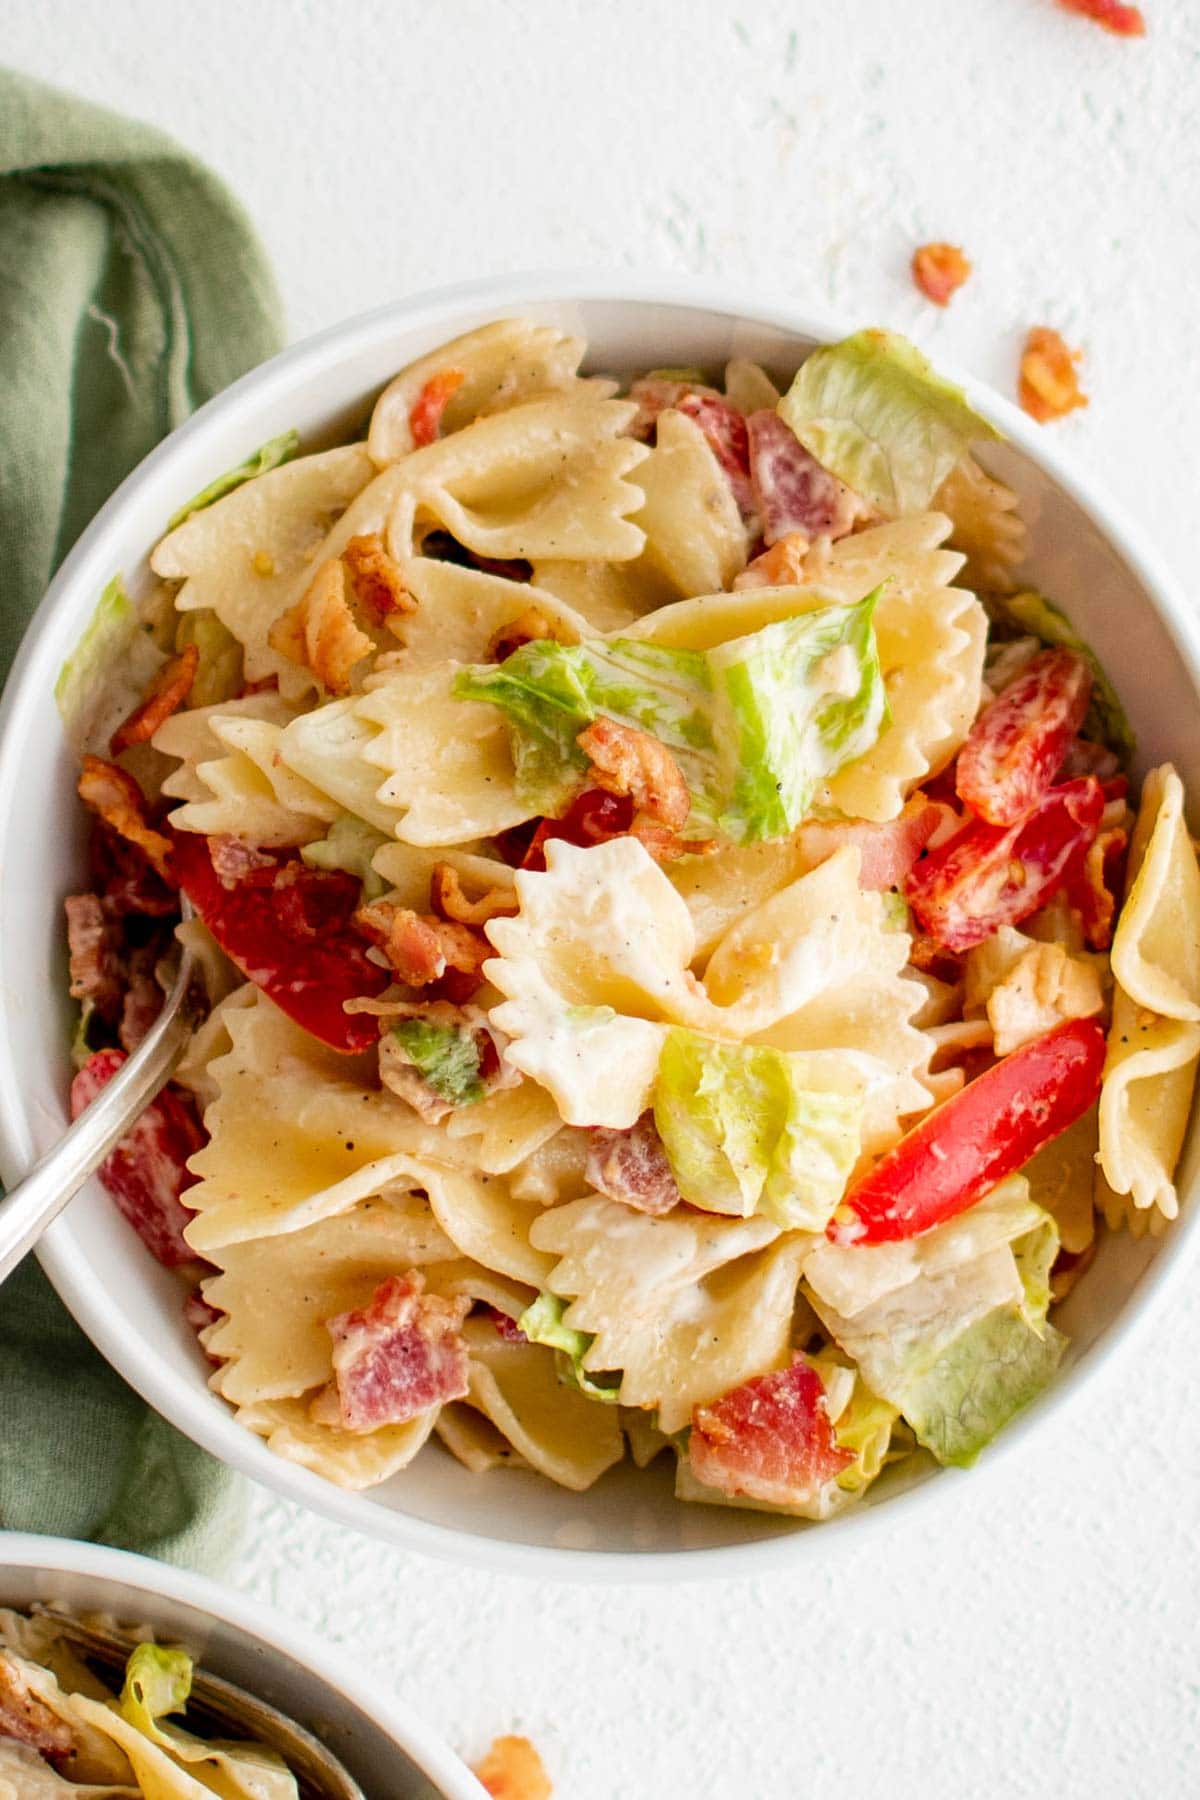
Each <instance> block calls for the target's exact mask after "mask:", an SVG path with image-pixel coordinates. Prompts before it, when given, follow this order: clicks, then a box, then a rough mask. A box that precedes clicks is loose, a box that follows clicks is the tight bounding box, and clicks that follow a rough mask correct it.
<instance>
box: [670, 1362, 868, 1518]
mask: <svg viewBox="0 0 1200 1800" xmlns="http://www.w3.org/2000/svg"><path fill="white" fill-rule="evenodd" d="M688 1456H689V1458H690V1460H691V1465H692V1469H693V1472H694V1473H695V1475H696V1477H697V1479H698V1480H700V1481H703V1482H705V1483H706V1484H707V1485H708V1486H709V1487H715V1488H719V1489H720V1490H721V1491H722V1492H723V1493H726V1494H743V1495H745V1496H747V1497H748V1498H750V1499H755V1500H765V1501H768V1502H770V1501H774V1502H775V1503H776V1504H777V1505H787V1504H789V1502H794V1501H803V1500H805V1499H807V1498H809V1497H810V1496H811V1495H812V1494H813V1493H814V1492H816V1490H817V1489H819V1488H821V1487H823V1486H824V1485H825V1483H826V1482H827V1481H831V1480H832V1479H833V1477H834V1476H835V1475H840V1474H841V1472H842V1470H843V1469H844V1468H847V1467H848V1466H849V1464H850V1463H852V1462H853V1461H854V1455H853V1452H852V1451H849V1450H843V1449H842V1448H841V1447H840V1445H839V1444H838V1441H837V1437H836V1435H835V1433H834V1429H833V1425H832V1423H831V1422H830V1418H829V1405H828V1401H827V1399H826V1395H825V1384H824V1383H823V1382H822V1380H821V1377H820V1376H819V1375H818V1374H817V1371H816V1370H815V1369H814V1368H813V1367H812V1366H811V1365H810V1364H809V1363H807V1362H806V1361H805V1359H804V1358H803V1357H802V1356H797V1357H796V1358H795V1359H794V1361H793V1362H792V1363H791V1365H790V1367H788V1368H786V1369H776V1370H775V1371H774V1372H773V1373H772V1374H770V1375H757V1376H755V1377H754V1378H753V1379H752V1380H750V1381H743V1382H742V1384H741V1385H740V1387H735V1388H731V1389H730V1391H729V1392H728V1393H727V1394H722V1396H721V1398H720V1399H719V1400H714V1401H713V1402H712V1403H711V1404H710V1405H708V1406H697V1407H695V1408H694V1409H693V1411H692V1434H691V1437H690V1439H689V1440H688Z"/></svg>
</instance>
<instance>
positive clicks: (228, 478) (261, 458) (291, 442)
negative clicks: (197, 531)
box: [167, 431, 300, 531]
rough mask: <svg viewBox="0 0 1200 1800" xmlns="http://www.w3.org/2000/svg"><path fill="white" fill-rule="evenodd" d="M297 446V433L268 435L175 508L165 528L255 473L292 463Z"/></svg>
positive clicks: (298, 439)
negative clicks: (243, 456) (243, 458)
mask: <svg viewBox="0 0 1200 1800" xmlns="http://www.w3.org/2000/svg"><path fill="white" fill-rule="evenodd" d="M299 448H300V433H299V432H298V431H284V432H281V433H280V435H279V436H278V437H274V438H271V440H270V441H269V443H266V444H263V445H262V447H261V448H260V449H258V450H255V451H254V452H253V453H252V454H251V455H250V456H248V457H247V458H246V460H245V462H240V463H238V465H237V467H236V468H233V469H226V471H225V473H224V474H223V475H218V476H217V477H216V479H215V480H214V481H210V482H209V484H208V486H207V487H204V488H201V489H200V492H199V493H198V494H193V496H192V498H191V499H190V500H185V501H184V503H183V505H182V506H181V507H179V508H178V510H177V511H175V512H173V513H172V514H171V517H170V518H169V519H168V520H167V530H168V531H174V530H175V527H176V526H177V525H182V524H183V521H184V520H185V519H190V518H191V516H192V514H193V513H195V512H203V511H204V509H205V507H206V506H212V505H213V503H214V502H215V501H217V500H223V499H224V497H225V495H226V494H232V492H233V490H234V488H240V487H241V486H243V484H244V483H245V482H247V481H253V480H254V477H255V476H256V475H265V474H266V472H267V470H268V469H278V468H279V467H280V465H281V464H282V463H286V462H291V460H292V458H293V456H295V454H296V452H297V450H299Z"/></svg>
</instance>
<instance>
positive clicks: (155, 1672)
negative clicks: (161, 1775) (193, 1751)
mask: <svg viewBox="0 0 1200 1800" xmlns="http://www.w3.org/2000/svg"><path fill="white" fill-rule="evenodd" d="M191 1691H192V1659H191V1657H190V1656H189V1655H188V1654H187V1652H186V1651H185V1650H169V1649H167V1648H165V1647H164V1646H163V1645H161V1644H139V1645H138V1647H137V1649H136V1650H135V1651H134V1652H133V1655H132V1656H131V1657H130V1658H129V1661H128V1662H127V1663H126V1664H125V1684H124V1686H123V1687H122V1689H121V1698H120V1702H119V1705H120V1711H121V1716H122V1718H124V1719H126V1720H128V1722H129V1724H130V1725H132V1726H133V1727H134V1729H135V1730H136V1731H140V1732H141V1734H142V1736H143V1737H148V1738H149V1739H150V1741H151V1743H156V1744H163V1745H165V1746H166V1747H167V1748H174V1746H173V1745H172V1744H171V1743H170V1740H169V1739H168V1738H165V1737H164V1736H163V1735H162V1733H160V1731H159V1730H158V1721H159V1719H161V1718H165V1716H166V1715H167V1714H168V1713H178V1712H182V1711H183V1710H184V1708H185V1707H186V1705H187V1703H188V1695H189V1694H190V1693H191Z"/></svg>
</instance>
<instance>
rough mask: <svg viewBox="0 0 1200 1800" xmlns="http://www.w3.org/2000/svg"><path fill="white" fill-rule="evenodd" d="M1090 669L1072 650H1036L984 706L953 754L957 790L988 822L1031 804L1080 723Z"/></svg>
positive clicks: (1012, 819)
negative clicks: (967, 734)
mask: <svg viewBox="0 0 1200 1800" xmlns="http://www.w3.org/2000/svg"><path fill="white" fill-rule="evenodd" d="M1091 697H1092V671H1091V669H1090V668H1089V667H1088V665H1087V663H1086V662H1085V661H1084V659H1083V657H1082V656H1076V654H1075V652H1074V651H1073V650H1042V651H1040V652H1039V653H1038V655H1037V656H1035V657H1034V658H1033V661H1032V662H1030V663H1027V664H1026V666H1025V668H1024V669H1022V671H1021V673H1020V674H1019V675H1018V676H1017V678H1016V680H1015V681H1012V682H1010V683H1009V685H1008V686H1007V687H1006V688H1005V689H1004V690H1003V692H1002V693H1000V694H999V695H998V696H997V698H996V699H995V700H993V701H992V704H991V705H990V706H986V707H985V708H984V710H983V711H982V712H981V713H980V715H979V717H978V718H977V719H976V721H975V724H974V725H973V727H972V729H971V735H970V737H969V738H968V739H967V741H966V743H965V744H964V745H963V747H962V749H961V750H960V751H959V753H958V762H957V764H956V767H955V785H956V787H957V788H958V797H959V799H960V800H963V801H965V802H966V804H967V805H968V806H969V807H970V808H971V811H972V812H974V813H978V815H979V817H980V818H981V819H986V820H987V822H988V824H989V825H1015V824H1016V823H1017V821H1018V819H1023V818H1024V817H1025V814H1026V813H1027V812H1029V811H1031V809H1032V808H1033V807H1035V806H1036V805H1037V803H1038V801H1039V800H1040V799H1041V797H1042V795H1043V794H1044V793H1045V792H1046V789H1047V788H1048V787H1049V786H1050V783H1051V782H1052V781H1053V780H1054V777H1055V775H1056V774H1057V773H1058V771H1059V769H1060V768H1061V767H1062V762H1063V758H1064V757H1065V756H1066V754H1067V751H1068V750H1069V749H1070V747H1071V743H1072V740H1073V739H1074V737H1075V733H1076V732H1077V731H1078V730H1079V727H1080V726H1081V725H1082V724H1083V718H1084V714H1085V713H1086V712H1087V709H1088V701H1089V700H1090V699H1091Z"/></svg>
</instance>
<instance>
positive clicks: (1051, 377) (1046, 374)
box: [1017, 325, 1088, 425]
mask: <svg viewBox="0 0 1200 1800" xmlns="http://www.w3.org/2000/svg"><path fill="white" fill-rule="evenodd" d="M1082 356H1083V351H1082V350H1071V349H1069V348H1068V346H1067V345H1066V344H1065V343H1064V342H1063V340H1062V338H1061V337H1060V336H1059V334H1058V332H1057V331H1052V330H1051V329H1050V327H1049V326H1048V325H1034V326H1033V327H1032V328H1031V330H1030V332H1029V335H1028V337H1027V338H1026V339H1025V349H1024V351H1023V352H1022V355H1021V372H1020V380H1019V382H1018V385H1017V396H1018V398H1019V400H1020V402H1021V405H1022V406H1023V407H1024V408H1025V411H1026V412H1027V413H1028V414H1029V415H1030V417H1031V418H1034V419H1036V420H1037V421H1038V423H1039V425H1045V424H1047V423H1048V422H1049V421H1050V420H1051V419H1062V418H1065V417H1066V415H1067V414H1068V413H1069V412H1074V410H1075V408H1076V407H1077V406H1086V405H1087V403H1088V397H1087V395H1086V394H1085V393H1084V392H1083V390H1082V389H1081V387H1080V385H1079V371H1078V369H1077V368H1076V366H1075V365H1076V364H1077V363H1078V362H1079V361H1080V360H1081V358H1082Z"/></svg>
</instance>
